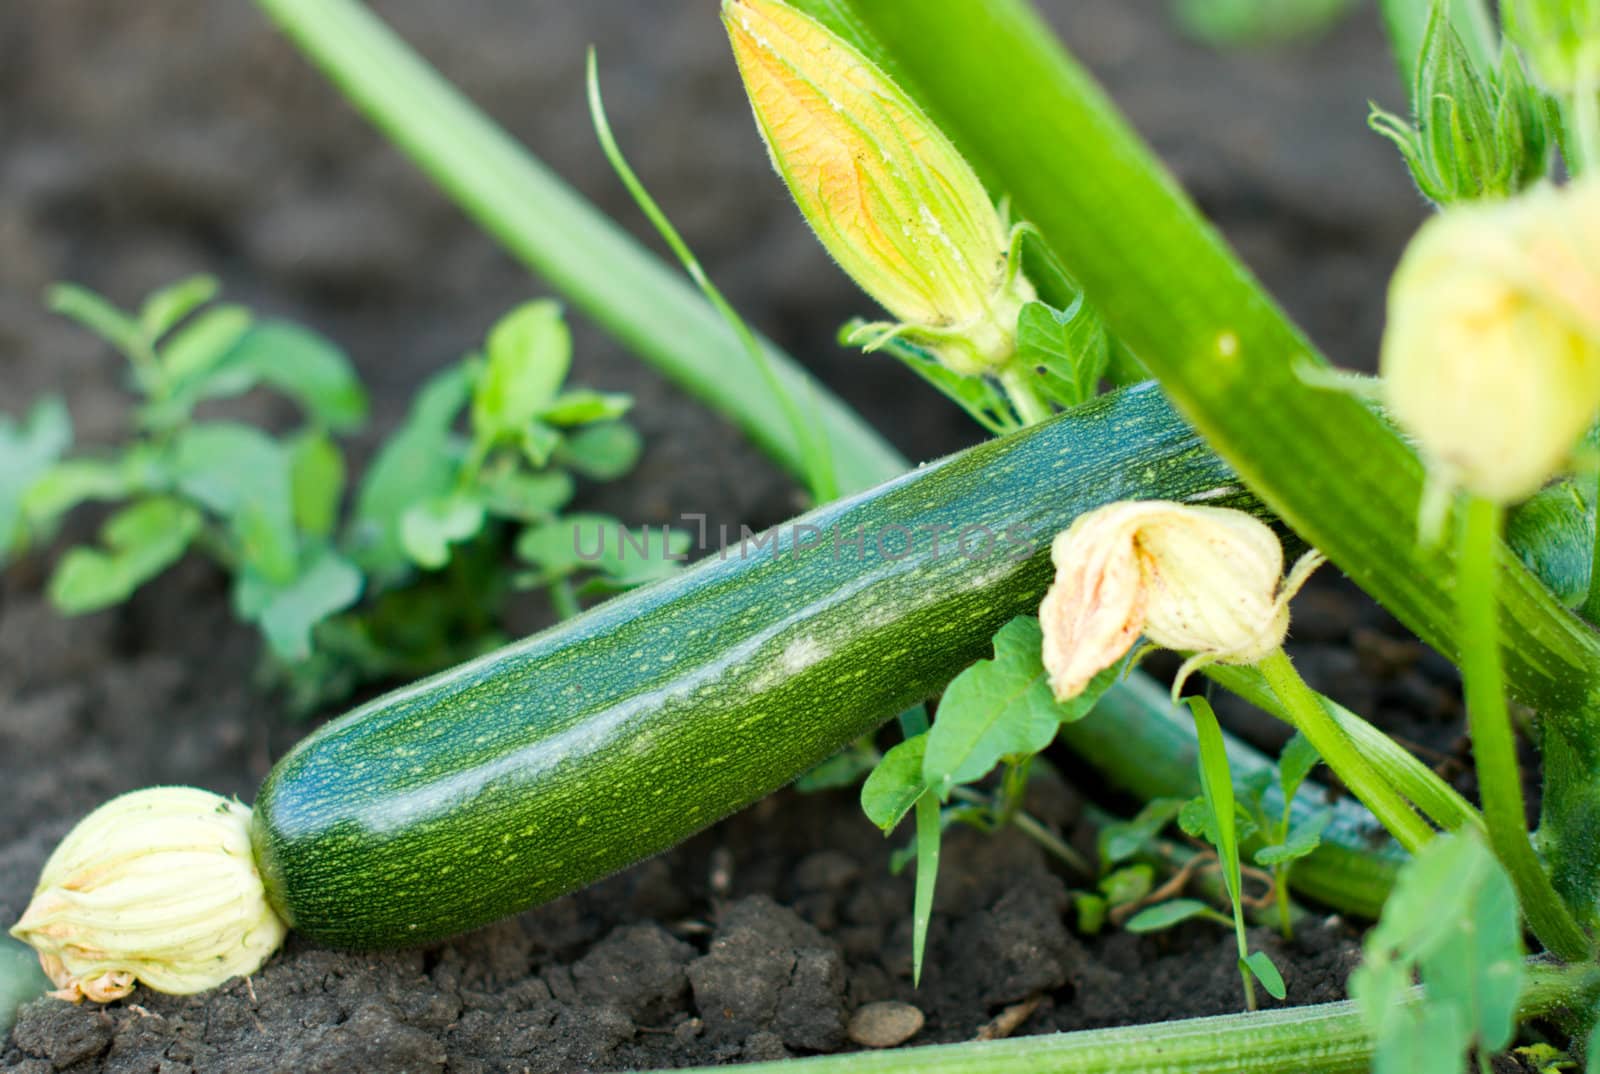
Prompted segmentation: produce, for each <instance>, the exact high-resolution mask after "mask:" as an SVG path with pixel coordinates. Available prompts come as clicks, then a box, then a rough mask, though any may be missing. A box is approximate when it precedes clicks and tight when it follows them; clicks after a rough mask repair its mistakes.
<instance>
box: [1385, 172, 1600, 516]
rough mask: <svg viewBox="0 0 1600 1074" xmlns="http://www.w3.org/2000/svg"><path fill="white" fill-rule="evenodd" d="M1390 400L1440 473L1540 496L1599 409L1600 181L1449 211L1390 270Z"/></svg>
mask: <svg viewBox="0 0 1600 1074" xmlns="http://www.w3.org/2000/svg"><path fill="white" fill-rule="evenodd" d="M1381 373H1382V375H1383V385H1384V397H1385V401H1386V403H1387V405H1388V407H1389V409H1390V411H1391V413H1392V414H1393V415H1394V417H1395V420H1396V421H1398V422H1399V423H1400V425H1401V426H1402V427H1403V428H1404V429H1405V430H1406V431H1407V432H1409V433H1410V434H1411V435H1412V436H1414V437H1415V438H1416V440H1417V443H1418V445H1419V447H1420V448H1421V450H1422V452H1423V453H1424V455H1425V456H1427V458H1428V460H1429V462H1430V464H1431V465H1432V466H1433V467H1434V468H1435V469H1436V471H1438V473H1439V476H1440V477H1442V478H1444V479H1445V480H1446V481H1447V482H1449V483H1450V484H1453V485H1460V486H1463V487H1465V488H1467V489H1469V490H1470V491H1472V492H1474V493H1477V494H1478V495H1481V496H1485V497H1488V498H1489V499H1492V500H1496V501H1498V502H1501V503H1511V502H1515V501H1517V500H1520V499H1522V498H1524V497H1526V496H1529V495H1531V494H1532V493H1534V492H1536V491H1537V490H1538V488H1539V486H1540V485H1542V484H1544V482H1545V481H1546V480H1548V479H1549V478H1550V477H1552V476H1553V475H1554V474H1556V473H1557V472H1559V471H1560V470H1561V469H1562V468H1563V466H1564V465H1565V463H1566V461H1567V459H1568V456H1569V455H1570V453H1571V451H1572V449H1573V446H1574V444H1575V443H1576V442H1577V440H1578V438H1579V437H1580V436H1581V435H1582V434H1583V432H1584V430H1585V429H1587V428H1588V426H1589V424H1590V422H1592V421H1593V420H1594V419H1595V416H1596V412H1597V411H1600V181H1595V180H1589V181H1584V182H1579V183H1574V184H1572V185H1570V186H1568V187H1565V188H1556V187H1551V186H1544V187H1538V188H1535V189H1533V190H1530V191H1528V192H1527V193H1525V194H1523V195H1521V196H1519V197H1517V198H1514V199H1512V200H1509V201H1496V202H1475V203H1469V204H1464V205H1459V206H1456V207H1453V208H1451V209H1449V210H1447V211H1446V212H1444V213H1442V214H1440V215H1439V216H1436V217H1434V218H1433V219H1432V220H1430V221H1428V223H1427V224H1425V225H1424V226H1423V228H1422V230H1421V231H1420V232H1418V234H1417V236H1416V238H1414V239H1413V240H1412V242H1411V246H1410V247H1409V248H1408V249H1407V250H1406V254H1405V257H1404V258H1403V259H1402V260H1401V262H1400V267H1399V269H1398V270H1397V271H1396V272H1395V276H1394V281H1393V283H1392V284H1391V285H1390V289H1389V323H1388V325H1387V327H1386V328H1385V330H1384V339H1383V358H1382V368H1381Z"/></svg>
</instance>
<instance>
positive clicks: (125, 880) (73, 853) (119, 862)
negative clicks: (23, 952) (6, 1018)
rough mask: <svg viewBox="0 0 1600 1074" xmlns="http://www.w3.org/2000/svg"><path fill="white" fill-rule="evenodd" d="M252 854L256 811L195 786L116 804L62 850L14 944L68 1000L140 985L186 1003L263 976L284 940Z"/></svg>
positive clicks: (103, 999)
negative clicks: (29, 951)
mask: <svg viewBox="0 0 1600 1074" xmlns="http://www.w3.org/2000/svg"><path fill="white" fill-rule="evenodd" d="M285 931H286V930H285V926H284V924H283V922H282V921H281V920H279V918H278V916H277V914H275V913H274V912H273V910H272V908H271V906H269V905H268V903H267V897H266V891H265V890H264V889H263V887H262V884H261V877H260V874H259V873H258V872H257V871H256V865H255V857H254V854H253V853H252V852H251V849H250V810H249V809H248V808H246V807H245V806H243V805H240V804H239V803H238V802H235V801H232V800H231V799H227V798H222V797H219V796H217V795H215V794H211V793H209V792H207V791H201V790H195V789H193V788H190V787H156V788H152V789H150V790H143V791H134V792H132V793H130V794H124V795H122V796H121V797H118V798H114V799H112V800H111V801H109V802H107V803H106V804H105V805H103V806H101V807H100V808H99V809H97V810H95V811H94V812H93V813H90V814H89V815H88V816H87V817H85V818H84V819H83V820H82V821H80V822H79V823H78V825H77V826H76V827H75V828H73V829H72V831H71V832H69V833H68V834H67V837H66V838H65V839H64V840H62V841H61V845H60V846H58V847H57V848H56V850H55V852H54V853H53V854H51V855H50V858H49V860H48V861H46V862H45V866H44V871H43V872H42V873H41V875H40V877H39V886H38V888H37V889H35V891H34V894H33V901H32V902H31V903H29V905H28V908H27V910H26V911H25V912H24V913H23V915H22V920H20V921H18V922H17V923H16V925H15V926H13V927H12V929H11V935H13V936H15V937H16V938H17V939H19V940H21V941H22V942H24V943H26V944H29V945H31V946H32V947H33V948H34V950H36V951H38V952H39V962H40V965H42V966H43V967H44V971H45V973H46V975H47V976H49V977H50V979H51V980H52V981H54V982H55V984H56V988H57V991H56V992H55V993H54V994H55V995H56V996H58V997H59V998H61V999H69V1000H74V1001H76V1000H79V999H91V1000H95V1001H96V1002H100V1003H108V1002H110V1001H111V1000H114V999H118V998H121V997H122V996H125V995H127V994H128V993H129V992H132V991H133V989H134V986H135V984H136V983H138V982H141V981H142V982H143V983H145V984H146V985H149V986H150V987H151V988H154V989H156V990H157V991H159V992H171V993H176V994H179V995H183V994H188V993H191V992H200V991H204V990H205V989H208V988H214V987H216V986H217V985H220V984H222V983H223V982H224V981H227V980H228V979H229V978H232V977H239V976H242V975H245V974H250V973H254V972H255V971H256V969H258V968H259V967H260V965H261V964H262V963H263V962H265V961H266V959H267V956H269V955H271V954H272V952H273V951H275V950H277V949H278V946H279V945H280V944H281V943H282V942H283V937H284V933H285Z"/></svg>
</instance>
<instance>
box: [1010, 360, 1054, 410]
mask: <svg viewBox="0 0 1600 1074" xmlns="http://www.w3.org/2000/svg"><path fill="white" fill-rule="evenodd" d="M1000 385H1001V387H1003V388H1005V390H1006V397H1007V398H1008V399H1010V400H1011V403H1012V405H1013V406H1015V407H1016V408H1017V417H1019V418H1021V419H1022V423H1023V424H1024V425H1037V424H1039V423H1040V422H1041V421H1045V420H1047V419H1048V418H1049V417H1050V414H1051V410H1050V404H1049V403H1046V402H1045V401H1044V398H1043V397H1042V396H1040V394H1039V393H1038V392H1037V391H1036V390H1034V387H1033V385H1032V384H1031V383H1030V382H1029V379H1028V371H1027V370H1026V369H1021V368H1018V367H1017V366H1016V365H1014V364H1013V365H1011V366H1008V367H1006V369H1005V370H1004V371H1002V372H1001V374H1000Z"/></svg>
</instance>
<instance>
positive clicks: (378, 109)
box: [258, 0, 905, 493]
mask: <svg viewBox="0 0 1600 1074" xmlns="http://www.w3.org/2000/svg"><path fill="white" fill-rule="evenodd" d="M258 2H259V5H260V7H261V8H262V9H263V10H264V11H266V12H267V13H268V14H269V15H270V16H271V17H272V18H273V19H274V20H275V21H276V22H277V23H278V25H279V26H280V27H281V28H282V29H283V31H284V32H285V33H286V34H288V35H289V36H290V38H292V39H293V40H294V42H295V43H296V44H297V45H299V46H300V48H301V49H302V51H304V52H305V54H306V55H307V56H308V57H309V58H310V59H311V60H312V61H314V62H315V63H316V64H317V65H318V66H319V67H320V68H321V69H322V70H323V72H324V73H325V74H326V75H327V76H328V77H329V78H330V79H332V80H333V81H334V82H335V83H337V84H338V86H339V87H340V89H342V90H343V91H344V93H345V95H346V96H347V97H348V98H349V99H350V100H351V102H352V103H354V104H355V105H356V106H357V107H359V108H360V109H361V110H362V111H363V112H365V113H366V114H367V116H368V118H369V119H371V120H372V122H373V123H374V124H376V125H377V126H378V127H379V128H380V129H381V130H382V131H383V132H384V133H385V134H386V135H388V136H389V138H390V139H391V140H392V141H393V142H394V144H395V145H397V146H398V147H399V148H400V149H401V150H403V151H404V152H405V153H407V154H408V155H409V156H410V157H411V159H412V160H413V161H414V162H415V163H416V164H417V166H418V167H420V168H421V169H422V170H423V171H424V172H426V173H427V174H428V175H429V176H430V177H431V178H432V179H433V180H434V181H435V182H437V183H438V184H439V186H440V187H442V188H443V189H444V191H445V192H446V193H447V194H449V195H450V196H451V197H452V198H454V199H455V201H456V202H457V203H458V204H459V205H460V206H461V207H462V209H464V210H465V211H466V212H467V213H468V214H469V215H470V216H471V217H472V218H473V219H474V220H476V221H477V222H478V223H479V224H480V225H481V226H482V227H483V228H484V230H485V231H487V232H488V233H489V234H491V235H493V236H494V237H495V238H497V239H498V240H499V241H500V242H501V243H502V244H503V245H504V246H505V247H506V249H507V250H509V251H510V252H511V253H512V254H514V255H515V256H516V257H517V258H518V259H519V260H521V261H522V262H523V263H524V264H526V265H527V266H528V267H529V268H531V269H532V270H533V271H535V272H537V273H539V274H540V275H541V276H543V277H544V278H545V279H546V280H548V281H549V282H550V284H551V285H552V286H553V287H555V288H556V289H557V290H559V291H560V292H562V294H564V295H565V296H566V297H567V298H568V299H569V300H570V301H571V302H572V303H573V305H575V306H577V307H578V308H579V309H581V310H582V311H583V312H585V313H586V314H588V315H589V316H590V317H592V318H593V319H594V320H595V321H596V322H597V323H598V324H599V325H600V326H601V327H603V328H605V329H606V330H607V331H609V332H610V333H611V334H612V335H613V336H615V337H616V338H617V339H618V340H619V341H620V342H622V343H623V344H624V345H625V346H627V347H628V348H629V349H630V350H632V351H634V352H635V353H637V354H638V355H640V356H641V357H642V358H644V359H645V360H646V361H648V362H650V363H651V364H653V365H655V366H657V367H658V368H660V369H661V370H662V372H664V373H666V374H667V375H668V376H669V377H671V378H672V379H673V380H675V381H676V382H678V383H679V384H681V385H683V386H684V387H685V388H686V389H688V390H689V391H690V392H692V393H693V394H695V395H696V396H698V397H699V398H701V399H702V400H704V401H705V402H706V403H708V404H709V405H711V406H712V407H714V408H716V409H717V410H719V411H721V412H722V413H724V414H726V415H727V416H728V417H730V418H732V419H733V420H734V421H735V422H736V423H738V425H739V426H740V428H741V429H743V430H744V432H745V433H746V434H747V435H748V436H749V437H750V439H751V440H753V441H754V442H755V443H756V444H757V445H758V446H760V447H761V448H762V449H763V450H765V451H766V452H768V453H769V454H770V455H772V457H773V458H775V459H777V460H778V461H779V462H780V463H781V464H782V465H783V466H785V467H786V468H787V469H788V470H789V471H790V472H791V473H793V474H795V475H797V476H800V477H804V476H806V452H805V445H804V444H803V443H802V442H801V441H800V439H799V437H798V436H797V435H796V431H795V429H794V427H793V426H792V425H791V424H790V422H789V421H788V420H786V416H785V413H784V406H783V403H782V402H781V400H780V398H779V396H778V395H777V394H775V393H774V392H773V390H772V388H771V387H770V386H769V385H768V383H767V382H766V381H765V379H764V378H763V376H762V374H761V372H760V371H759V370H758V369H755V368H753V367H752V365H751V362H750V360H749V358H748V357H747V356H746V355H745V353H744V350H743V348H742V346H741V344H740V342H739V340H738V338H737V337H736V336H735V334H734V333H733V332H732V330H730V329H729V327H728V325H727V324H726V323H724V322H723V320H722V318H721V317H719V316H718V315H717V313H716V311H715V310H713V309H712V308H711V307H710V306H709V305H708V304H707V303H706V301H705V300H704V299H703V298H702V297H701V296H700V295H699V294H698V293H696V291H695V290H694V288H693V287H692V286H691V285H690V284H689V283H688V282H687V281H685V280H684V279H683V277H682V276H681V275H680V274H679V273H677V272H675V271H674V270H672V269H670V268H668V267H667V266H666V265H665V264H663V263H662V262H661V260H660V259H659V258H657V257H655V256H654V255H652V254H650V253H649V252H648V251H646V250H645V249H644V248H643V247H642V246H640V245H639V244H638V243H637V242H635V241H634V240H633V239H632V238H631V237H630V236H629V235H628V234H627V233H626V232H624V231H623V230H622V229H621V228H619V227H618V226H617V225H616V224H615V223H613V222H612V221H611V220H610V219H608V218H607V217H606V216H605V215H604V214H603V213H601V212H600V211H599V210H598V209H596V208H595V207H594V206H593V205H591V204H590V203H589V202H588V201H586V200H584V198H583V197H582V196H581V195H579V194H578V193H576V192H575V191H573V190H572V189H571V188H570V187H568V186H567V185H566V184H565V183H563V182H562V181H561V180H560V179H559V178H558V177H557V176H556V175H555V174H553V173H552V172H551V171H549V170H548V169H547V168H545V167H544V165H542V164H541V163H540V162H539V161H537V160H535V159H534V158H533V157H532V156H530V155H529V154H528V152H527V151H526V150H525V149H523V148H522V147H521V146H520V145H518V144H517V143H516V142H515V141H514V140H513V139H512V138H511V137H510V136H509V135H507V134H506V133H505V132H504V131H503V130H501V129H500V128H499V127H497V126H495V124H494V123H493V122H492V121H491V120H489V119H488V118H487V117H486V116H484V114H483V113H482V112H480V111H478V110H477V109H476V108H475V107H474V106H473V105H472V103H471V102H470V101H468V100H467V99H466V98H465V97H463V96H462V94H461V93H460V92H459V91H458V90H457V89H456V88H455V87H454V86H452V85H450V83H448V82H447V81H445V80H444V79H443V78H442V77H441V76H440V75H439V74H438V72H436V71H434V70H433V69H432V68H430V67H429V66H428V65H427V63H426V62H425V61H424V60H422V59H421V58H420V57H419V56H418V55H417V54H416V53H415V52H414V51H412V50H411V49H410V48H409V47H408V46H407V45H406V44H405V42H403V41H402V40H400V38H399V37H398V36H396V35H395V33H394V32H393V31H392V30H390V29H389V28H388V27H387V26H385V25H384V24H383V23H382V22H381V21H380V20H378V19H377V18H375V17H374V16H373V15H372V14H371V13H370V12H369V11H367V10H366V8H364V7H363V6H362V5H361V4H360V3H357V2H355V0H258ZM708 26H710V27H711V28H713V29H714V28H715V24H714V22H713V23H708ZM581 91H582V87H581V86H578V85H574V86H573V92H574V93H579V92H581ZM762 346H763V347H765V348H766V350H767V354H768V357H769V359H770V360H771V363H772V365H773V367H774V368H775V369H776V372H777V376H778V379H779V380H780V381H781V382H782V384H783V386H784V388H785V389H786V390H787V392H788V394H791V395H793V396H794V397H796V398H799V399H802V400H807V401H808V402H810V403H811V404H812V406H813V409H814V412H815V414H816V416H817V420H818V421H819V422H820V423H821V425H822V427H823V429H824V430H825V435H826V437H827V439H828V440H829V441H830V443H831V444H832V445H833V449H834V450H833V458H834V460H835V462H836V465H837V468H838V471H837V473H838V478H839V484H840V491H841V492H844V493H849V492H858V491H860V490H862V489H866V488H870V487H871V486H873V485H876V484H878V483H880V482H882V481H886V480H888V479H889V478H891V477H894V476H897V475H898V474H900V473H902V472H903V471H904V470H905V463H904V461H903V460H901V459H900V457H899V456H898V455H897V454H896V453H895V452H894V450H893V449H892V448H891V447H889V445H888V444H886V443H885V442H884V441H883V440H882V438H880V437H879V436H878V434H877V433H876V432H874V430H873V429H872V428H871V426H869V425H867V424H866V423H865V422H864V421H862V419H861V418H860V417H859V416H857V415H856V414H855V413H854V412H853V411H852V410H850V409H849V408H848V407H847V406H845V405H844V404H843V403H841V402H840V401H839V399H838V398H837V397H835V396H834V395H833V394H832V393H831V392H829V391H828V389H826V388H824V387H822V386H821V385H820V384H818V383H817V382H816V381H814V380H812V379H811V378H810V377H809V376H808V375H807V374H806V373H805V372H804V370H802V369H801V368H800V367H799V366H798V365H797V364H796V363H795V362H794V360H793V359H792V358H789V357H788V356H787V355H785V354H783V353H782V352H781V351H779V350H778V349H777V348H776V347H773V346H772V345H771V344H770V343H766V342H763V343H762Z"/></svg>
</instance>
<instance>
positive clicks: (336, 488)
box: [289, 429, 345, 537]
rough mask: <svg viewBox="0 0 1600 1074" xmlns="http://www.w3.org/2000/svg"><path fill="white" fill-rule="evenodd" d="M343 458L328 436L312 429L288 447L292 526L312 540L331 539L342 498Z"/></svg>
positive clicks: (337, 520)
mask: <svg viewBox="0 0 1600 1074" xmlns="http://www.w3.org/2000/svg"><path fill="white" fill-rule="evenodd" d="M344 478H345V470H344V455H343V453H341V452H340V451H339V447H338V445H336V444H335V443H334V442H333V441H332V440H331V439H329V438H328V435H327V434H326V433H324V432H322V431H321V430H318V429H312V430H309V431H307V432H304V433H301V434H300V435H299V436H297V437H295V439H294V440H292V441H290V443H289V488H290V499H291V501H292V503H293V508H294V523H295V525H296V526H298V527H299V528H300V531H301V532H302V533H306V534H309V535H311V536H312V537H330V536H332V535H333V529H334V526H336V525H337V524H338V522H339V500H340V497H341V496H342V495H343V494H344Z"/></svg>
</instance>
